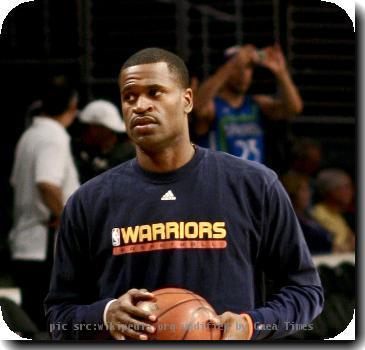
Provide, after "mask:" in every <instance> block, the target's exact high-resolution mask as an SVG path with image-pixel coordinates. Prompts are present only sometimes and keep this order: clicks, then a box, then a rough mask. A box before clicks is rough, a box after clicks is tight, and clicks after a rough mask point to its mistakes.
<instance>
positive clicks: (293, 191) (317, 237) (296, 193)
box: [280, 171, 332, 255]
mask: <svg viewBox="0 0 365 350" xmlns="http://www.w3.org/2000/svg"><path fill="white" fill-rule="evenodd" d="M280 180H281V182H282V184H283V186H284V187H285V189H286V191H287V192H288V195H289V197H290V200H291V202H292V204H293V207H294V210H295V213H296V215H297V217H298V220H299V223H300V226H301V227H302V230H303V233H304V237H305V240H306V241H307V244H308V248H309V250H310V252H311V254H312V255H316V254H325V253H327V254H328V253H332V236H331V234H330V232H329V231H328V230H326V229H325V228H324V227H323V226H322V225H321V224H320V223H319V222H318V221H317V220H316V219H314V218H313V216H312V215H311V214H310V209H311V208H310V203H311V196H312V192H311V189H310V185H309V180H308V178H307V177H306V176H305V175H303V174H299V173H296V172H294V171H290V172H288V173H287V174H285V175H283V176H282V177H281V178H280Z"/></svg>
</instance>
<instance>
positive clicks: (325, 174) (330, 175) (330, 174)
mask: <svg viewBox="0 0 365 350" xmlns="http://www.w3.org/2000/svg"><path fill="white" fill-rule="evenodd" d="M349 179H350V176H349V175H348V174H347V173H346V172H345V171H343V170H342V169H336V168H330V169H324V170H322V171H321V172H320V173H319V174H318V176H317V179H316V185H317V189H318V192H319V194H320V195H321V196H322V197H325V196H326V195H327V193H328V192H329V191H332V190H334V189H336V188H338V187H340V186H342V185H344V184H345V183H347V182H348V181H349Z"/></svg>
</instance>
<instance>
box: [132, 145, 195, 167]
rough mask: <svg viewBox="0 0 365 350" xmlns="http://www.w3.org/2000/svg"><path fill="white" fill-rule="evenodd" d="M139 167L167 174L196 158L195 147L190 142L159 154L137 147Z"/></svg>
mask: <svg viewBox="0 0 365 350" xmlns="http://www.w3.org/2000/svg"><path fill="white" fill-rule="evenodd" d="M136 153H137V159H138V163H139V165H140V166H141V167H142V168H143V169H145V170H147V171H150V172H155V173H166V172H170V171H174V170H176V169H179V168H180V167H182V166H184V165H185V164H186V163H188V162H189V161H190V160H191V159H192V158H193V156H194V153H195V147H194V146H193V145H192V144H191V143H190V141H189V140H187V141H186V142H184V143H183V144H182V145H178V146H174V147H166V148H164V149H163V150H161V151H158V152H149V151H146V150H143V149H142V148H140V147H138V146H137V147H136Z"/></svg>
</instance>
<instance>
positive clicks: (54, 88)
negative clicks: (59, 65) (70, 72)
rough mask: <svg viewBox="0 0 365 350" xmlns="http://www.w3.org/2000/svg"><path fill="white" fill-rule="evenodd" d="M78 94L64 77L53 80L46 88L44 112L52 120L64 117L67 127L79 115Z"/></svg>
mask: <svg viewBox="0 0 365 350" xmlns="http://www.w3.org/2000/svg"><path fill="white" fill-rule="evenodd" d="M77 103H78V94H77V91H76V89H75V88H74V86H72V85H71V83H70V81H69V80H67V79H66V78H65V77H64V76H56V77H53V78H51V79H50V80H49V81H48V82H47V83H46V85H45V87H44V92H43V96H42V112H43V114H44V115H46V116H48V117H52V118H60V117H62V118H63V119H64V120H65V124H66V126H68V125H69V124H71V123H72V122H73V120H74V119H75V117H76V113H77Z"/></svg>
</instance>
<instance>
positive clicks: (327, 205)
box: [312, 169, 355, 252]
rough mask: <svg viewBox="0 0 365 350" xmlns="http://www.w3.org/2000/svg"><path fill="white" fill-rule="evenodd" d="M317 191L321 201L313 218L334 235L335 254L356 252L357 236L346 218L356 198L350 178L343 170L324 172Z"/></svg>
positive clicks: (318, 181)
mask: <svg viewBox="0 0 365 350" xmlns="http://www.w3.org/2000/svg"><path fill="white" fill-rule="evenodd" d="M317 189H318V193H319V195H320V198H321V200H320V202H319V203H317V204H316V205H315V206H314V207H313V210H312V215H313V217H315V218H316V219H317V220H318V222H320V223H321V224H322V226H323V227H325V228H326V229H327V230H328V231H329V232H330V233H331V234H332V237H333V249H334V251H335V252H352V251H354V250H355V234H354V232H353V231H352V229H351V228H350V226H349V224H348V222H347V221H346V219H345V217H344V214H345V213H346V212H347V210H348V209H349V207H350V205H351V204H352V203H353V197H354V189H353V184H352V180H351V178H350V176H349V175H348V174H347V173H346V172H345V171H343V170H341V169H325V170H322V171H321V172H320V173H319V174H318V176H317Z"/></svg>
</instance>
